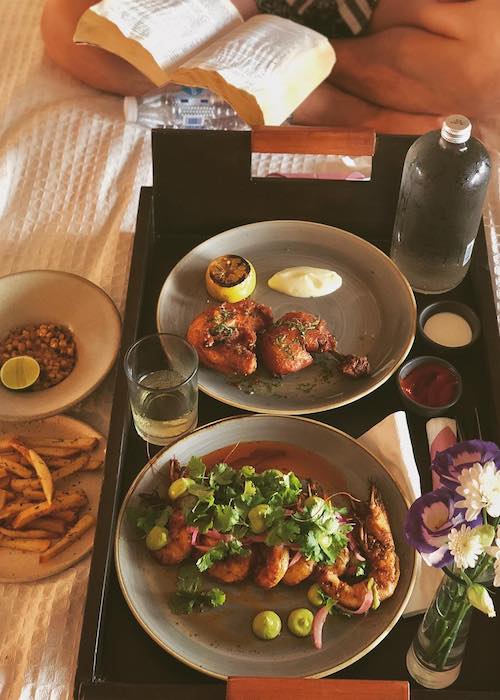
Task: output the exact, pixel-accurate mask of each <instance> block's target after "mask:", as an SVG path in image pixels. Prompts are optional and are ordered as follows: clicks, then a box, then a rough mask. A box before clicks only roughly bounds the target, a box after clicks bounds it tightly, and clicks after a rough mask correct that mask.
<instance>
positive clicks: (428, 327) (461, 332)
mask: <svg viewBox="0 0 500 700" xmlns="http://www.w3.org/2000/svg"><path fill="white" fill-rule="evenodd" d="M424 333H425V335H426V336H427V337H428V338H430V339H431V340H433V341H434V342H435V343H438V344H439V345H445V346H446V347H448V348H460V347H462V346H463V345H468V344H469V343H470V341H471V340H472V329H471V327H470V326H469V324H468V323H467V321H466V320H465V318H463V316H459V315H458V314H453V313H450V312H449V311H442V312H441V313H438V314H434V316H431V317H430V318H429V319H428V320H427V321H426V322H425V324H424Z"/></svg>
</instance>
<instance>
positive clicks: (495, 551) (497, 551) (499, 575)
mask: <svg viewBox="0 0 500 700" xmlns="http://www.w3.org/2000/svg"><path fill="white" fill-rule="evenodd" d="M485 552H486V553H487V554H489V555H490V557H493V559H494V560H495V580H494V581H493V585H494V586H500V525H499V526H498V529H497V537H496V540H495V544H494V545H493V546H492V547H486V549H485Z"/></svg>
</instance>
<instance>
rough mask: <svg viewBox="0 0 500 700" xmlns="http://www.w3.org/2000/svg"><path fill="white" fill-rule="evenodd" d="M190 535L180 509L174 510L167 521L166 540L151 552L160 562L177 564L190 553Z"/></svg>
mask: <svg viewBox="0 0 500 700" xmlns="http://www.w3.org/2000/svg"><path fill="white" fill-rule="evenodd" d="M191 548H192V547H191V535H190V533H189V531H188V529H187V527H186V521H185V520H184V516H183V514H182V513H181V511H180V510H176V511H174V512H173V513H172V515H171V516H170V520H169V521H168V542H167V544H166V545H165V546H164V547H162V548H161V549H159V550H158V551H156V552H153V554H154V555H155V557H156V558H157V559H158V561H159V562H160V564H163V566H168V565H170V564H179V563H180V562H181V561H184V559H187V558H188V557H189V555H190V554H191Z"/></svg>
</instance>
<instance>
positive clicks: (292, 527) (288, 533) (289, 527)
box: [266, 518, 300, 547]
mask: <svg viewBox="0 0 500 700" xmlns="http://www.w3.org/2000/svg"><path fill="white" fill-rule="evenodd" d="M299 533H300V526H299V524H298V523H296V522H294V521H293V520H292V519H291V518H290V519H288V520H280V521H278V522H277V523H275V524H274V525H273V526H272V528H271V529H270V530H269V532H268V535H267V537H266V544H267V546H268V547H273V546H274V545H277V544H283V542H294V541H295V538H296V537H297V535H298V534H299Z"/></svg>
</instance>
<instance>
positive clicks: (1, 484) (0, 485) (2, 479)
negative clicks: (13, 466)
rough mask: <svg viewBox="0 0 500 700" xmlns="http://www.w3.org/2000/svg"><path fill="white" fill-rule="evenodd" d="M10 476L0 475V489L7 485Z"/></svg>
mask: <svg viewBox="0 0 500 700" xmlns="http://www.w3.org/2000/svg"><path fill="white" fill-rule="evenodd" d="M9 481H10V476H2V477H0V489H4V488H6V487H7V486H8V485H9Z"/></svg>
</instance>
